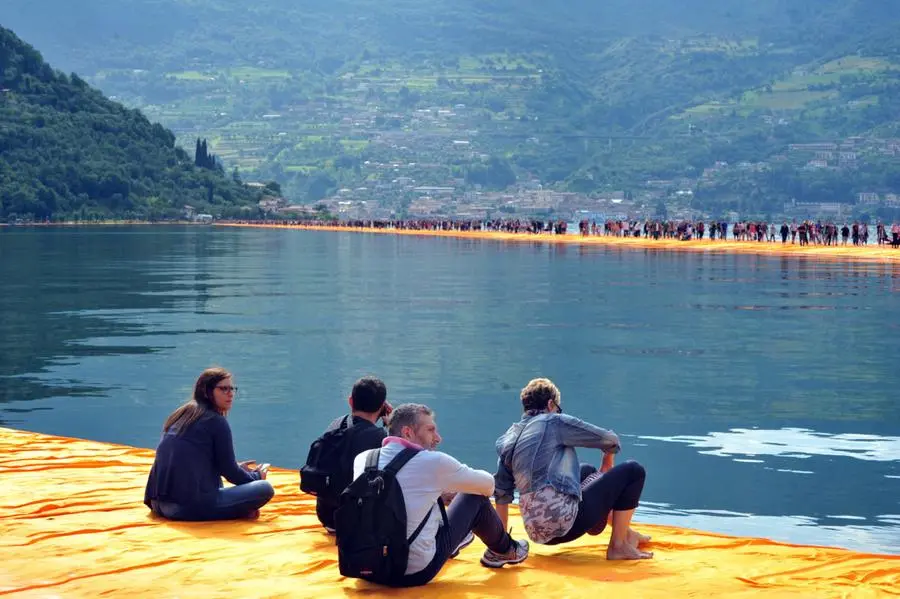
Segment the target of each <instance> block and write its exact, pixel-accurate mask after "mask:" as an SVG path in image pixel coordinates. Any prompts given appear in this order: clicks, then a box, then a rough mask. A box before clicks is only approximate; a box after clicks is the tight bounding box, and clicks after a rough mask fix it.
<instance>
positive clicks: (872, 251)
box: [217, 223, 900, 265]
mask: <svg viewBox="0 0 900 599" xmlns="http://www.w3.org/2000/svg"><path fill="white" fill-rule="evenodd" d="M217 226H221V227H255V228H268V229H302V230H310V231H341V232H352V233H377V234H381V235H415V236H420V237H450V238H460V239H483V240H488V241H502V242H514V243H552V244H571V245H585V246H605V247H610V248H622V249H635V250H656V251H664V252H702V253H709V254H719V253H721V254H756V255H765V256H776V257H778V256H800V257H806V258H813V259H818V260H830V261H849V262H881V263H888V264H898V265H900V249H895V248H892V247H891V246H890V245H871V244H870V245H866V246H853V245H832V246H823V245H806V246H801V245H800V244H791V243H786V244H782V243H781V242H753V241H718V240H716V241H713V240H710V239H697V240H692V241H679V240H676V239H658V240H654V239H645V238H643V237H612V236H605V235H597V236H581V235H553V234H550V233H538V234H533V233H506V232H502V231H432V230H416V229H378V228H367V227H338V226H329V225H322V226H319V225H315V226H311V225H281V224H259V223H217Z"/></svg>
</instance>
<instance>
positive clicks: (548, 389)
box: [520, 379, 562, 412]
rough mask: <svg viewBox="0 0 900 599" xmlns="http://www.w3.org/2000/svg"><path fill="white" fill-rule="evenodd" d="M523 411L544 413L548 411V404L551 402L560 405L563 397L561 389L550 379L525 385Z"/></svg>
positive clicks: (537, 380)
mask: <svg viewBox="0 0 900 599" xmlns="http://www.w3.org/2000/svg"><path fill="white" fill-rule="evenodd" d="M520 397H521V399H522V409H524V410H525V411H526V412H528V411H531V410H537V411H543V410H546V409H547V404H549V403H550V402H551V401H552V402H554V403H556V404H557V405H559V400H560V398H561V397H562V396H561V394H560V392H559V389H557V388H556V385H554V384H553V381H551V380H550V379H533V380H531V381H529V382H528V384H527V385H525V388H524V389H522V394H521V396H520Z"/></svg>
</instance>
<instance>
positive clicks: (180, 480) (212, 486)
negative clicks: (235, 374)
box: [144, 368, 275, 520]
mask: <svg viewBox="0 0 900 599" xmlns="http://www.w3.org/2000/svg"><path fill="white" fill-rule="evenodd" d="M236 392H237V387H235V386H234V384H233V382H232V378H231V373H229V372H228V371H227V370H225V369H223V368H208V369H206V370H204V371H203V373H202V374H201V375H200V377H199V378H198V379H197V382H196V383H195V384H194V394H193V397H192V398H191V399H190V401H188V402H187V403H185V404H184V405H182V406H181V407H180V408H178V409H177V410H175V411H174V412H172V414H170V415H169V417H168V418H167V419H166V422H165V424H164V425H163V434H162V439H161V440H160V442H159V445H158V446H157V448H156V457H155V459H154V460H153V466H152V467H151V469H150V476H149V477H148V479H147V488H146V490H145V491H144V503H145V504H146V505H147V507H149V508H150V509H151V510H153V512H154V513H155V514H157V515H159V516H162V517H164V518H169V519H171V520H235V519H240V518H256V517H258V516H259V508H261V507H262V506H264V505H265V504H266V503H268V502H269V500H270V499H272V496H273V495H274V494H275V490H274V489H273V488H272V485H271V484H270V483H269V482H268V481H266V480H265V478H266V473H267V472H268V469H269V466H268V464H262V465H260V466H258V467H256V468H251V467H250V464H252V463H253V462H242V463H240V464H238V463H237V462H236V461H235V457H234V445H233V443H232V438H231V427H230V426H228V421H227V420H226V419H225V416H226V415H227V414H228V412H229V411H230V410H231V406H232V404H233V403H234V395H235V393H236ZM223 476H224V477H225V478H226V479H228V481H229V482H230V483H232V484H233V485H234V486H233V487H225V488H223V486H222V477H223Z"/></svg>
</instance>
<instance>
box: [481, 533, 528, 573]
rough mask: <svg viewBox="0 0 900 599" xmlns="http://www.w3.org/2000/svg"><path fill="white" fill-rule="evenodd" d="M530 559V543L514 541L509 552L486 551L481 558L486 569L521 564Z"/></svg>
mask: <svg viewBox="0 0 900 599" xmlns="http://www.w3.org/2000/svg"><path fill="white" fill-rule="evenodd" d="M526 559H528V541H525V540H522V541H516V540H515V539H513V542H512V545H511V546H510V548H509V551H507V552H506V553H496V552H494V551H491V550H490V549H485V550H484V555H482V556H481V565H482V566H484V567H486V568H502V567H503V566H505V565H506V564H510V565H512V564H521V563H522V562H524V561H525V560H526Z"/></svg>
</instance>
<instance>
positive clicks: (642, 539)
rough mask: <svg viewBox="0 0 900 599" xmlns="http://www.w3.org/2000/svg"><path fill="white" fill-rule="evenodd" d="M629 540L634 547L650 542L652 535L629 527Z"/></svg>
mask: <svg viewBox="0 0 900 599" xmlns="http://www.w3.org/2000/svg"><path fill="white" fill-rule="evenodd" d="M627 541H628V544H629V545H631V546H632V547H640V546H641V545H644V544H646V543H649V542H650V537H648V536H647V535H642V534H641V533H639V532H637V531H636V530H634V529H633V528H629V529H628V538H627Z"/></svg>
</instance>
